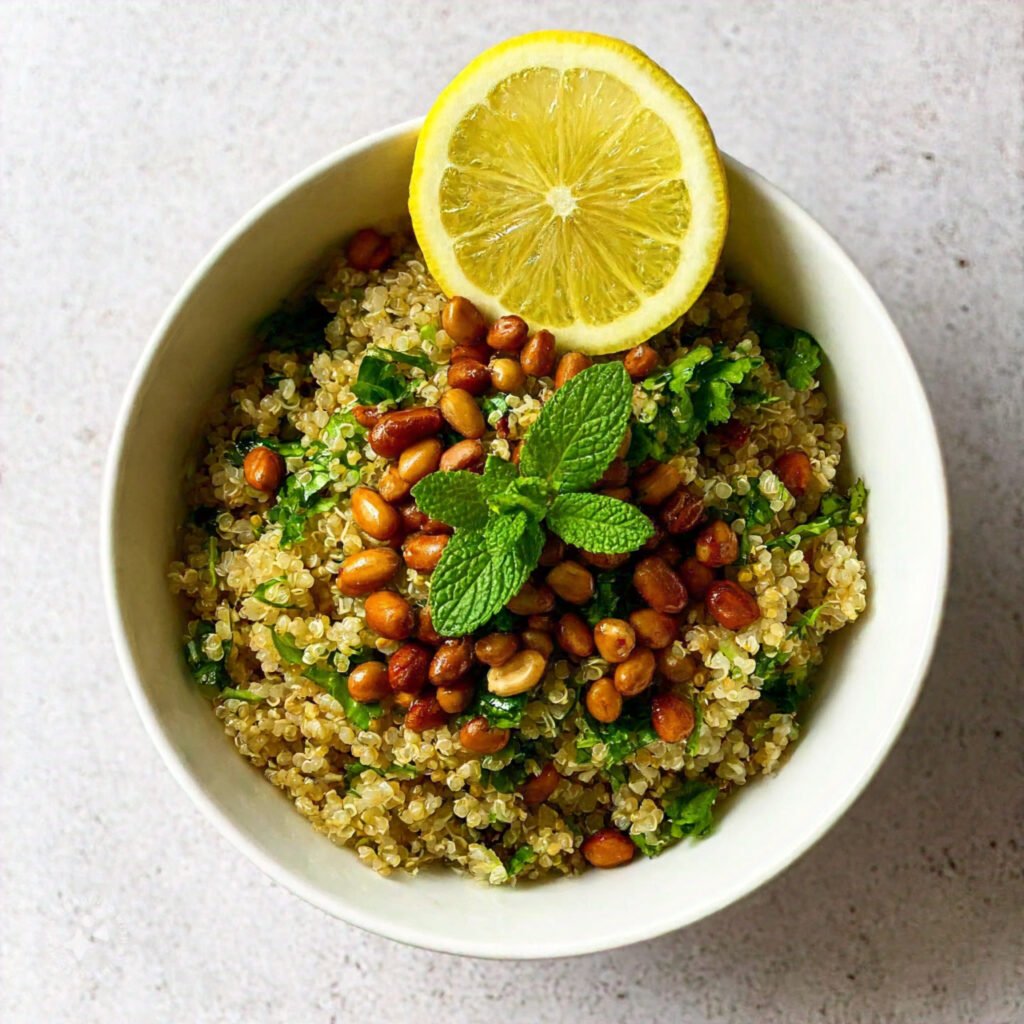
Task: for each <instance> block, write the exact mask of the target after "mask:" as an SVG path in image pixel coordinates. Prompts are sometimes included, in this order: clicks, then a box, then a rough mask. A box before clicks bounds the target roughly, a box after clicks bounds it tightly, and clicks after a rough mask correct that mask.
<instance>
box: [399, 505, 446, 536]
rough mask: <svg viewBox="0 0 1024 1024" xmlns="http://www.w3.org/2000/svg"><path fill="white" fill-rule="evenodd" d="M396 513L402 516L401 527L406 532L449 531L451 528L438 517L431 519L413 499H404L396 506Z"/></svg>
mask: <svg viewBox="0 0 1024 1024" xmlns="http://www.w3.org/2000/svg"><path fill="white" fill-rule="evenodd" d="M398 514H399V515H400V516H401V517H402V529H403V530H405V532H406V533H419V532H421V531H422V532H423V533H451V532H452V528H451V527H450V526H449V525H448V524H447V523H442V522H441V520H440V519H431V518H430V516H428V515H427V514H426V512H423V511H421V510H420V508H419V506H417V504H416V502H414V501H406V502H403V503H402V504H401V505H399V506H398Z"/></svg>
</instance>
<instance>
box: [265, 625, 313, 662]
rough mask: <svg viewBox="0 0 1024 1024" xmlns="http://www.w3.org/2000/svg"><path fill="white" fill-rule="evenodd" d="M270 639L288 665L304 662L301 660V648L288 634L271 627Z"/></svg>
mask: <svg viewBox="0 0 1024 1024" xmlns="http://www.w3.org/2000/svg"><path fill="white" fill-rule="evenodd" d="M270 639H271V640H273V641H274V648H275V649H276V650H277V653H278V656H279V657H280V659H281V660H282V661H286V662H288V664H289V665H305V664H306V663H305V662H304V661H303V660H302V648H301V647H299V645H298V644H296V643H295V641H294V640H293V639H292V638H291V635H290V634H288V633H278V631H277V630H276V629H271V631H270Z"/></svg>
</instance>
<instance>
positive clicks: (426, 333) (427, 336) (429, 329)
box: [420, 324, 437, 341]
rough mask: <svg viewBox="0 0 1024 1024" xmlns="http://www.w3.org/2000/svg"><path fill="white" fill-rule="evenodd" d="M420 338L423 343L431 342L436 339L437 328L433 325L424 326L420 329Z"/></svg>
mask: <svg viewBox="0 0 1024 1024" xmlns="http://www.w3.org/2000/svg"><path fill="white" fill-rule="evenodd" d="M420 337H421V338H422V339H423V340H424V341H433V340H434V339H435V338H436V337H437V327H435V326H434V324H424V325H423V326H422V327H421V328H420Z"/></svg>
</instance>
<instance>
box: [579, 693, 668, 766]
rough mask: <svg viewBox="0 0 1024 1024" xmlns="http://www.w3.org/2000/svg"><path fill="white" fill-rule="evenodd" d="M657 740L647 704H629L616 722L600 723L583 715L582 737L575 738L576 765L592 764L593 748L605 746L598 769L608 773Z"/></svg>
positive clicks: (643, 702)
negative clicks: (609, 769)
mask: <svg viewBox="0 0 1024 1024" xmlns="http://www.w3.org/2000/svg"><path fill="white" fill-rule="evenodd" d="M657 738H658V734H657V733H656V732H655V731H654V728H653V726H652V725H651V712H650V707H649V705H648V703H647V702H646V701H642V700H634V701H630V702H628V703H627V704H626V706H625V707H624V708H623V710H622V714H621V715H620V716H619V717H618V718H617V719H616V720H615V721H614V722H607V723H606V722H599V721H597V719H596V718H592V717H591V716H590V715H589V714H584V715H582V716H581V718H580V728H579V733H578V735H577V737H576V761H577V763H578V764H587V763H589V762H590V760H591V758H592V757H593V754H592V750H593V748H594V747H595V746H597V744H598V743H603V744H604V746H605V750H606V753H605V757H604V760H603V761H602V762H601V764H600V765H598V767H601V768H605V769H607V768H610V767H612V766H613V765H617V764H622V762H623V761H625V760H626V759H627V758H628V757H630V756H631V755H632V754H635V753H636V752H637V751H638V750H640V748H641V747H646V746H647V744H648V743H653V742H654V741H655V740H656V739H657Z"/></svg>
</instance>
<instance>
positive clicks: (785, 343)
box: [757, 322, 822, 391]
mask: <svg viewBox="0 0 1024 1024" xmlns="http://www.w3.org/2000/svg"><path fill="white" fill-rule="evenodd" d="M757 326H758V333H759V334H760V337H761V351H762V352H764V353H765V355H767V356H768V357H769V358H770V359H771V361H772V362H773V363H774V364H775V365H776V367H778V370H779V373H780V374H781V375H782V376H783V377H784V378H785V379H786V383H787V384H789V386H790V387H791V388H796V389H797V390H798V391H806V390H807V389H808V388H810V387H813V386H814V374H815V373H816V372H817V370H818V369H819V368H820V367H821V362H822V351H821V346H820V345H819V344H818V343H817V342H816V341H815V340H814V338H812V337H811V335H810V334H808V333H807V332H806V331H801V330H799V329H797V328H795V327H785V326H784V325H782V324H778V323H769V322H763V323H761V324H758V325H757Z"/></svg>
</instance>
